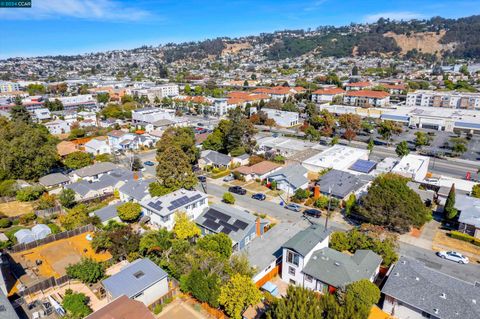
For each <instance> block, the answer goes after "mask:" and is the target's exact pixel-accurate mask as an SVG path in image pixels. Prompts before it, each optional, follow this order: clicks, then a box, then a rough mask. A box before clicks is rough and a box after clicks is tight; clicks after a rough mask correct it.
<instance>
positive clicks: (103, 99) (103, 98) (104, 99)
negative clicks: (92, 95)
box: [97, 92, 110, 104]
mask: <svg viewBox="0 0 480 319" xmlns="http://www.w3.org/2000/svg"><path fill="white" fill-rule="evenodd" d="M108 101H110V94H108V93H107V92H105V93H98V94H97V102H98V103H104V104H106V103H108Z"/></svg>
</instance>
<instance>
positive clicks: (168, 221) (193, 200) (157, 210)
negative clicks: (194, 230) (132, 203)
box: [139, 188, 208, 230]
mask: <svg viewBox="0 0 480 319" xmlns="http://www.w3.org/2000/svg"><path fill="white" fill-rule="evenodd" d="M139 204H140V206H142V212H143V215H144V217H147V218H149V219H150V223H151V224H152V225H153V226H156V227H164V228H166V229H168V230H172V229H173V226H174V225H175V214H176V213H177V212H184V213H186V214H187V216H188V218H189V219H190V220H195V219H197V218H198V216H200V214H201V213H202V212H203V211H204V210H205V209H206V208H207V207H208V196H207V195H206V194H205V193H202V192H199V191H197V190H186V189H183V188H182V189H179V190H177V191H174V192H171V193H169V194H166V195H163V196H157V197H152V198H148V199H144V200H142V201H141V202H140V203H139Z"/></svg>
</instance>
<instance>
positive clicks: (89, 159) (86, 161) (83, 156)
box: [63, 151, 93, 169]
mask: <svg viewBox="0 0 480 319" xmlns="http://www.w3.org/2000/svg"><path fill="white" fill-rule="evenodd" d="M63 163H64V164H65V166H67V167H68V168H71V169H79V168H82V167H85V166H88V165H92V164H93V156H92V155H91V154H89V153H84V152H80V151H77V152H73V153H70V154H68V155H67V156H66V157H65V160H64V161H63Z"/></svg>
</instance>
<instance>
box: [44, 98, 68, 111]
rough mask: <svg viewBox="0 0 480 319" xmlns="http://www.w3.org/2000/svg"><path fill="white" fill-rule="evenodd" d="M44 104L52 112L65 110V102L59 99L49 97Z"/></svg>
mask: <svg viewBox="0 0 480 319" xmlns="http://www.w3.org/2000/svg"><path fill="white" fill-rule="evenodd" d="M44 106H45V107H46V108H47V109H48V110H49V111H51V112H55V111H62V110H63V103H62V101H60V100H59V99H55V100H53V101H50V99H47V100H46V101H45V103H44Z"/></svg>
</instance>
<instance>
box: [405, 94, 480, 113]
mask: <svg viewBox="0 0 480 319" xmlns="http://www.w3.org/2000/svg"><path fill="white" fill-rule="evenodd" d="M406 106H423V107H446V108H452V109H469V110H478V109H480V93H466V92H457V91H447V92H445V91H430V90H418V91H415V92H410V93H408V94H407V101H406Z"/></svg>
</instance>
